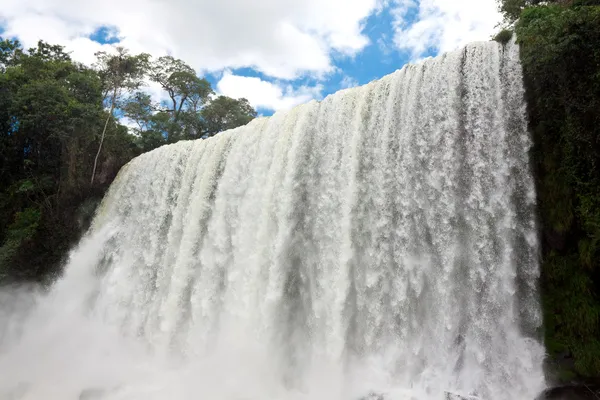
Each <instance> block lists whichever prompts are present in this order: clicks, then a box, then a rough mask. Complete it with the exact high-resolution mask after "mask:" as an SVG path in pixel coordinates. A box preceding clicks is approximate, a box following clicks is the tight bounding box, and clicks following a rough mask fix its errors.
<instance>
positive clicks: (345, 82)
mask: <svg viewBox="0 0 600 400" xmlns="http://www.w3.org/2000/svg"><path fill="white" fill-rule="evenodd" d="M340 86H341V87H342V89H348V88H352V87H355V86H358V81H357V80H356V79H354V78H353V77H351V76H348V75H345V76H344V78H342V81H341V82H340Z"/></svg>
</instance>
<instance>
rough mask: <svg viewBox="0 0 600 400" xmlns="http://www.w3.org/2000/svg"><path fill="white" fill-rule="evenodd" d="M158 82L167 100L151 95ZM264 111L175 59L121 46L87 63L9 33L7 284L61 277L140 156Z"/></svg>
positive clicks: (0, 155)
mask: <svg viewBox="0 0 600 400" xmlns="http://www.w3.org/2000/svg"><path fill="white" fill-rule="evenodd" d="M150 82H154V83H156V84H158V85H160V87H161V88H162V89H163V90H164V92H165V93H166V98H168V101H163V102H157V101H155V100H154V99H153V98H152V97H151V96H150V94H148V93H147V92H145V91H144V87H145V85H146V84H148V83H150ZM255 116H256V111H255V110H254V109H253V108H252V107H251V106H250V104H249V103H248V101H247V100H246V99H243V98H242V99H232V98H229V97H225V96H216V95H215V93H214V91H213V89H212V88H211V85H210V83H209V82H208V81H207V80H206V79H204V78H202V77H199V76H198V75H197V74H196V72H195V71H194V69H193V68H192V67H190V66H189V65H187V64H186V63H185V62H184V61H182V60H179V59H176V58H173V57H171V56H164V57H160V58H158V59H152V58H151V57H150V56H149V55H148V54H135V55H134V54H130V53H129V52H128V51H127V50H126V49H124V48H121V47H117V48H115V51H114V52H113V53H107V52H100V53H97V54H96V62H95V63H94V64H93V65H91V66H86V65H83V64H81V63H78V62H75V61H73V60H72V59H71V57H70V55H69V53H68V52H67V51H66V50H65V49H64V48H63V47H61V46H58V45H52V44H48V43H46V42H43V41H40V42H39V43H38V45H37V47H34V48H30V49H23V47H22V46H21V44H20V43H19V42H18V41H15V40H10V39H3V38H1V37H0V221H1V223H0V283H6V282H10V281H19V280H38V281H40V280H41V281H44V280H48V279H51V278H52V277H53V276H54V275H55V274H56V273H58V272H59V265H60V263H61V262H62V261H63V259H64V257H65V255H66V253H67V251H68V249H69V248H70V246H71V245H72V244H73V243H74V242H75V241H76V240H77V239H78V237H79V236H80V234H81V232H82V230H83V229H84V228H85V225H86V223H87V222H86V221H87V220H88V219H89V218H90V215H91V213H92V212H93V209H94V204H95V203H97V201H98V200H99V199H100V198H101V197H102V195H103V193H104V191H105V190H106V188H107V187H108V186H109V185H110V183H111V182H112V180H113V179H114V177H115V176H116V174H117V172H118V171H119V169H120V168H121V167H122V166H123V165H124V164H125V163H127V162H128V161H129V160H131V159H132V158H133V157H135V156H137V155H139V154H141V153H143V152H146V151H150V150H152V149H155V148H157V147H159V146H162V145H163V144H167V143H174V142H177V141H178V140H182V139H200V138H208V137H210V136H213V135H215V134H217V133H219V132H221V131H223V130H227V129H231V128H235V127H237V126H241V125H244V124H246V123H248V122H249V121H251V120H252V119H253V118H254V117H255ZM124 122H127V125H129V126H130V127H129V128H128V127H127V126H125V125H124Z"/></svg>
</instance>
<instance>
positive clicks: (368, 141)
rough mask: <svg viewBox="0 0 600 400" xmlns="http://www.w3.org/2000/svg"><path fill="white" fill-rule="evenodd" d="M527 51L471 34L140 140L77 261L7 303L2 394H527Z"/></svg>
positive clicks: (235, 398)
mask: <svg viewBox="0 0 600 400" xmlns="http://www.w3.org/2000/svg"><path fill="white" fill-rule="evenodd" d="M518 52H519V49H518V46H516V45H515V44H514V42H513V43H510V44H508V45H507V46H506V47H503V46H501V45H499V44H497V43H495V42H487V43H475V44H471V45H468V46H467V47H466V48H464V49H462V50H460V51H456V52H452V53H448V54H446V55H443V56H440V57H437V58H434V59H428V60H426V61H424V62H423V63H421V64H419V65H410V66H406V67H404V68H403V69H402V70H399V71H397V72H395V73H393V74H391V75H389V76H386V77H384V78H383V79H381V80H379V81H375V82H372V83H370V84H368V85H366V86H363V87H358V88H354V89H349V90H344V91H341V92H339V93H336V94H335V95H332V96H329V97H327V98H326V99H325V100H323V101H322V102H321V103H318V102H315V101H313V102H310V103H308V104H305V105H302V106H299V107H297V108H294V109H293V110H291V111H289V112H281V113H277V114H275V115H274V116H273V117H271V118H259V119H257V120H255V121H253V122H251V123H250V124H249V125H247V126H245V127H241V128H237V129H234V130H232V131H229V132H224V133H221V134H219V135H217V136H215V137H214V138H211V139H209V140H198V141H190V142H180V143H177V144H174V145H169V146H164V147H161V148H159V149H157V150H155V151H152V152H150V153H147V154H144V155H142V156H140V157H138V158H136V159H134V160H133V161H132V162H131V163H129V164H128V165H127V166H126V167H124V168H123V170H122V171H121V172H120V173H119V176H118V178H117V179H116V181H115V182H114V183H113V185H112V186H111V188H110V191H109V193H108V194H107V196H106V198H105V199H104V201H103V204H102V205H101V207H100V209H99V211H98V214H97V216H96V218H95V220H94V224H93V227H92V229H91V231H90V232H89V233H88V235H87V237H86V238H85V239H84V240H83V242H82V244H81V245H80V246H79V248H78V249H76V250H75V251H74V252H73V254H72V258H71V261H70V263H69V265H68V267H67V270H66V273H65V276H64V277H63V278H62V279H61V280H60V281H59V282H58V283H57V284H56V285H55V287H54V289H53V290H52V292H51V293H50V294H48V295H46V296H42V297H39V296H38V297H36V298H37V299H38V301H37V303H38V305H37V307H35V308H33V309H30V310H29V311H28V313H26V316H22V317H21V318H20V319H19V321H20V322H18V323H16V322H15V323H12V322H14V315H15V314H22V313H15V312H12V313H11V315H12V316H13V318H10V319H9V318H8V317H7V318H5V320H8V321H11V324H5V325H6V326H5V327H4V328H5V329H4V336H3V343H4V345H3V346H2V348H1V350H0V369H1V370H2V373H1V374H0V393H2V390H4V391H5V392H7V391H8V390H13V394H14V393H16V392H15V391H19V390H20V392H19V393H20V396H21V397H19V398H23V399H61V400H65V399H66V400H68V399H77V398H78V396H80V394H81V393H82V391H84V394H83V395H82V398H84V397H85V396H88V395H89V396H92V395H93V393H95V392H93V391H89V390H90V389H93V390H96V389H97V390H99V392H97V393H96V394H98V395H100V394H101V395H102V396H104V397H102V398H106V399H128V400H130V399H144V400H146V399H174V400H179V399H210V400H275V399H282V400H290V399H302V400H308V399H311V400H313V399H314V400H334V399H340V400H354V399H358V398H359V397H361V396H363V395H366V394H368V393H369V392H371V391H373V392H376V393H383V394H385V396H386V398H389V399H398V400H403V399H419V400H425V399H432V400H433V399H436V400H438V399H442V398H443V396H444V391H446V390H448V391H453V392H458V393H463V394H476V395H477V396H479V397H480V398H481V399H484V400H500V399H506V400H509V399H510V400H519V399H528V400H530V399H533V398H534V397H535V395H537V394H538V393H539V391H540V390H541V389H542V388H543V387H544V377H543V372H542V359H543V355H544V350H543V346H542V345H541V344H540V343H539V342H538V341H537V340H536V339H535V338H536V337H537V330H538V328H539V327H540V325H541V315H540V307H539V304H538V298H537V297H538V295H537V290H536V282H537V279H538V274H539V272H538V242H537V236H536V223H535V218H534V214H535V212H534V211H535V190H534V185H533V179H532V176H531V172H530V167H529V163H528V151H529V148H530V145H531V143H530V139H529V136H528V133H527V130H526V119H525V103H524V96H523V87H522V76H521V67H520V64H519V55H518ZM11 301H12V302H13V303H15V302H17V300H15V298H12V300H11ZM85 390H88V391H85ZM15 396H16V394H15ZM89 396H88V397H89ZM15 398H17V397H15ZM89 398H91V397H89Z"/></svg>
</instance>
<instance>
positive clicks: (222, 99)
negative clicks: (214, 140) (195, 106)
mask: <svg viewBox="0 0 600 400" xmlns="http://www.w3.org/2000/svg"><path fill="white" fill-rule="evenodd" d="M200 114H201V116H202V119H203V120H204V122H205V128H206V131H205V134H207V135H208V136H213V135H214V134H216V133H217V132H220V131H222V130H226V129H232V128H235V127H237V126H240V125H245V124H247V123H248V122H250V121H251V120H252V119H253V118H254V117H256V111H254V109H253V108H252V106H250V103H248V100H246V99H244V98H242V99H238V100H236V99H232V98H230V97H226V96H219V97H217V98H216V99H215V100H213V101H212V102H211V103H210V104H209V105H207V106H206V107H204V108H203V109H202V111H201V112H200Z"/></svg>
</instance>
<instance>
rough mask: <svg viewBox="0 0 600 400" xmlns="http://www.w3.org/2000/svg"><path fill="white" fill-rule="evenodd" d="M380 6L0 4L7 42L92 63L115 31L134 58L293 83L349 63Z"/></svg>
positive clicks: (238, 0) (324, 2)
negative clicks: (337, 61)
mask: <svg viewBox="0 0 600 400" xmlns="http://www.w3.org/2000/svg"><path fill="white" fill-rule="evenodd" d="M380 6H381V1H378V0H303V1H298V0H260V1H252V0H218V1H216V0H154V1H148V0H125V1H123V0H4V1H3V4H2V7H1V8H0V20H1V21H3V22H4V28H5V30H6V32H5V35H7V36H13V35H14V36H17V37H19V38H20V39H21V41H22V42H23V43H24V45H25V46H27V47H29V46H33V45H35V43H36V42H37V40H38V39H44V40H46V41H48V42H50V43H57V44H62V45H65V46H67V48H68V49H70V50H73V56H74V58H76V59H80V60H81V61H85V62H89V61H90V59H91V56H90V54H91V55H93V53H94V51H96V50H98V49H99V46H100V45H98V44H97V43H96V44H95V43H94V42H93V41H91V40H89V39H86V37H87V36H89V35H90V34H91V33H93V32H94V31H95V30H96V29H98V28H99V27H101V26H109V27H114V28H116V29H117V30H118V32H119V34H118V36H119V37H120V38H121V39H122V42H121V44H122V45H124V46H125V47H127V48H129V49H130V50H131V51H132V52H133V53H137V52H142V51H145V52H149V53H151V54H153V55H163V54H165V53H170V54H172V55H173V56H175V57H178V58H181V59H183V60H185V61H186V62H188V63H189V64H190V65H192V66H193V67H195V68H196V69H197V70H199V71H218V70H221V69H224V68H238V67H253V68H256V69H257V70H259V71H261V72H263V73H264V74H266V75H268V76H272V77H275V78H280V79H293V78H296V77H298V76H299V75H302V74H313V75H318V74H324V73H328V72H331V71H332V70H333V66H332V64H331V55H332V53H334V52H335V53H341V54H345V55H353V54H356V53H357V52H358V51H360V50H361V49H363V48H364V47H365V46H366V45H367V44H368V43H369V40H368V38H367V37H366V36H365V35H363V34H362V29H363V24H364V21H365V18H366V17H368V16H369V15H370V14H371V13H373V12H375V11H377V10H378V7H380Z"/></svg>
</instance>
